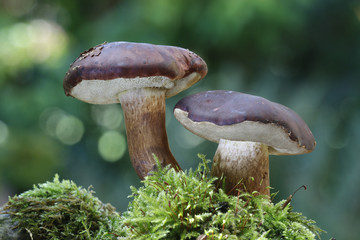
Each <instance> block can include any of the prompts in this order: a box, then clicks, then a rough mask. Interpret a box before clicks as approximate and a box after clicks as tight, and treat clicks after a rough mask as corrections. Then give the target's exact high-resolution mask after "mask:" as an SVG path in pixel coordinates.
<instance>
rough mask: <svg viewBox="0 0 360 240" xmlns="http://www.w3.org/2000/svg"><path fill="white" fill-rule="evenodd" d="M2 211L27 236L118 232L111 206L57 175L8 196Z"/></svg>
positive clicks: (38, 238) (53, 237) (87, 236)
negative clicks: (30, 188) (22, 191)
mask: <svg viewBox="0 0 360 240" xmlns="http://www.w3.org/2000/svg"><path fill="white" fill-rule="evenodd" d="M2 213H3V214H6V216H10V218H11V220H12V226H13V227H15V229H19V230H20V232H22V233H21V235H22V236H28V238H25V237H24V239H36V240H42V239H46V240H49V239H50V240H58V239H79V240H80V239H102V240H107V239H116V237H117V236H118V235H120V234H121V230H120V229H119V226H120V216H119V214H118V213H117V212H116V211H115V209H114V207H112V206H111V205H110V204H103V203H102V202H101V201H100V200H99V199H98V198H96V197H95V196H94V195H93V191H91V190H90V189H88V190H86V189H84V188H82V187H78V186H76V184H75V183H74V182H72V181H68V180H63V181H60V180H59V177H58V176H55V178H54V181H53V182H46V183H43V184H39V185H38V186H34V188H33V189H32V190H29V191H27V192H24V193H22V194H21V195H19V196H15V197H12V198H10V199H9V201H8V203H7V204H6V205H5V206H4V207H3V210H2ZM0 238H1V236H0ZM14 239H16V238H14Z"/></svg>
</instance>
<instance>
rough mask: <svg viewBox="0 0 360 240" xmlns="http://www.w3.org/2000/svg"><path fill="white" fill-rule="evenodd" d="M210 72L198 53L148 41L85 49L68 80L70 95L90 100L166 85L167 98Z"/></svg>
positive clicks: (109, 99) (112, 99)
mask: <svg viewBox="0 0 360 240" xmlns="http://www.w3.org/2000/svg"><path fill="white" fill-rule="evenodd" d="M206 73H207V66H206V63H205V62H204V61H203V60H202V59H201V58H200V57H199V56H198V55H196V54H195V53H193V52H191V51H189V50H186V49H183V48H179V47H172V46H162V45H153V44H146V43H130V42H112V43H103V44H100V45H98V46H95V47H93V48H91V49H89V50H88V51H85V52H83V53H82V54H80V56H79V57H78V58H77V59H76V60H75V61H74V62H73V63H72V64H71V66H70V69H69V70H68V72H67V73H66V76H65V79H64V83H63V85H64V90H65V93H66V95H70V96H73V97H76V98H78V99H80V100H82V101H85V102H89V103H99V104H103V103H117V102H119V101H118V94H119V92H122V91H126V90H128V89H133V88H142V87H144V88H146V87H150V88H153V87H154V88H163V89H166V97H171V96H173V95H176V94H177V93H178V92H181V91H182V90H185V89H186V88H188V87H190V86H191V85H193V84H194V83H196V82H197V81H199V80H200V79H201V78H203V77H204V76H205V75H206Z"/></svg>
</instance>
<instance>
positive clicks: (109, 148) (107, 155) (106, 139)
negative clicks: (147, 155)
mask: <svg viewBox="0 0 360 240" xmlns="http://www.w3.org/2000/svg"><path fill="white" fill-rule="evenodd" d="M98 151H99V153H100V155H101V157H102V158H103V159H104V160H105V161H108V162H116V161H118V160H119V159H120V158H121V157H122V156H123V155H124V153H125V151H126V140H125V137H124V135H122V134H121V133H118V132H116V131H107V132H105V133H104V134H103V135H102V136H101V137H100V139H99V142H98Z"/></svg>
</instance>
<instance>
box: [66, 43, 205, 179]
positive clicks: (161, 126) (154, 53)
mask: <svg viewBox="0 0 360 240" xmlns="http://www.w3.org/2000/svg"><path fill="white" fill-rule="evenodd" d="M206 73H207V66H206V63H205V62H204V61H203V60H202V59H201V58H200V57H199V56H198V55H196V54H195V53H193V52H191V51H189V50H186V49H183V48H179V47H172V46H161V45H152V44H146V43H130V42H112V43H104V44H100V45H98V46H95V47H93V48H91V49H89V50H88V51H86V52H84V53H82V54H81V55H80V56H79V57H78V58H77V59H76V60H75V62H73V63H72V64H71V66H70V69H69V70H68V72H67V73H66V76H65V79H64V84H63V85H64V90H65V93H66V95H68V96H72V97H75V98H77V99H79V100H81V101H84V102H87V103H92V104H111V103H120V104H121V106H122V109H123V112H124V116H125V125H126V135H127V141H128V147H129V153H130V158H131V162H132V164H133V166H134V168H135V171H136V173H137V174H138V176H139V177H140V178H141V179H143V178H144V177H145V176H146V175H147V174H148V173H149V172H150V171H151V170H154V169H155V168H156V163H155V161H154V159H153V154H155V155H156V156H157V157H158V159H159V161H160V162H161V164H162V165H163V166H166V165H169V164H170V165H171V166H172V167H174V168H176V169H180V166H179V165H178V163H177V162H176V160H175V158H174V157H173V155H172V153H171V152H170V149H169V144H168V139H167V134H166V129H165V98H168V97H171V96H174V95H176V94H177V93H179V92H181V91H183V90H185V89H187V88H188V87H190V86H191V85H193V84H194V83H196V82H197V81H199V80H200V79H202V78H203V77H204V76H205V75H206Z"/></svg>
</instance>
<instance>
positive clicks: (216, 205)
mask: <svg viewBox="0 0 360 240" xmlns="http://www.w3.org/2000/svg"><path fill="white" fill-rule="evenodd" d="M200 158H201V159H202V161H203V163H201V164H200V166H199V167H198V168H197V169H196V170H195V171H191V170H190V171H188V172H185V173H184V172H176V171H174V169H169V168H165V169H163V168H161V166H160V165H159V170H158V171H157V172H154V173H153V174H152V175H151V176H148V177H146V179H145V180H144V181H143V182H144V186H143V187H141V188H139V189H136V188H134V187H133V188H132V192H133V193H132V195H131V197H132V198H133V200H132V202H131V203H130V205H129V209H128V211H127V212H125V213H124V214H123V216H124V220H123V221H124V225H125V226H126V228H127V232H128V233H127V239H196V238H197V237H199V236H200V235H206V236H207V239H246V240H248V239H316V237H317V236H318V234H319V233H320V232H322V230H321V229H319V228H318V227H316V226H315V225H314V224H315V222H314V221H312V220H308V219H307V218H306V217H304V216H302V215H301V214H300V213H296V212H293V211H292V207H291V206H290V204H289V205H287V206H285V207H283V204H284V203H285V201H286V200H283V201H280V202H279V203H277V204H274V203H272V202H271V201H270V199H269V198H268V197H267V196H262V195H258V194H256V193H255V194H248V193H242V194H240V195H239V196H228V195H226V194H225V193H224V192H223V190H222V189H216V186H214V184H213V182H214V181H215V178H212V177H209V169H208V166H207V161H206V160H205V157H204V156H202V155H200ZM204 237H205V236H204Z"/></svg>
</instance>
